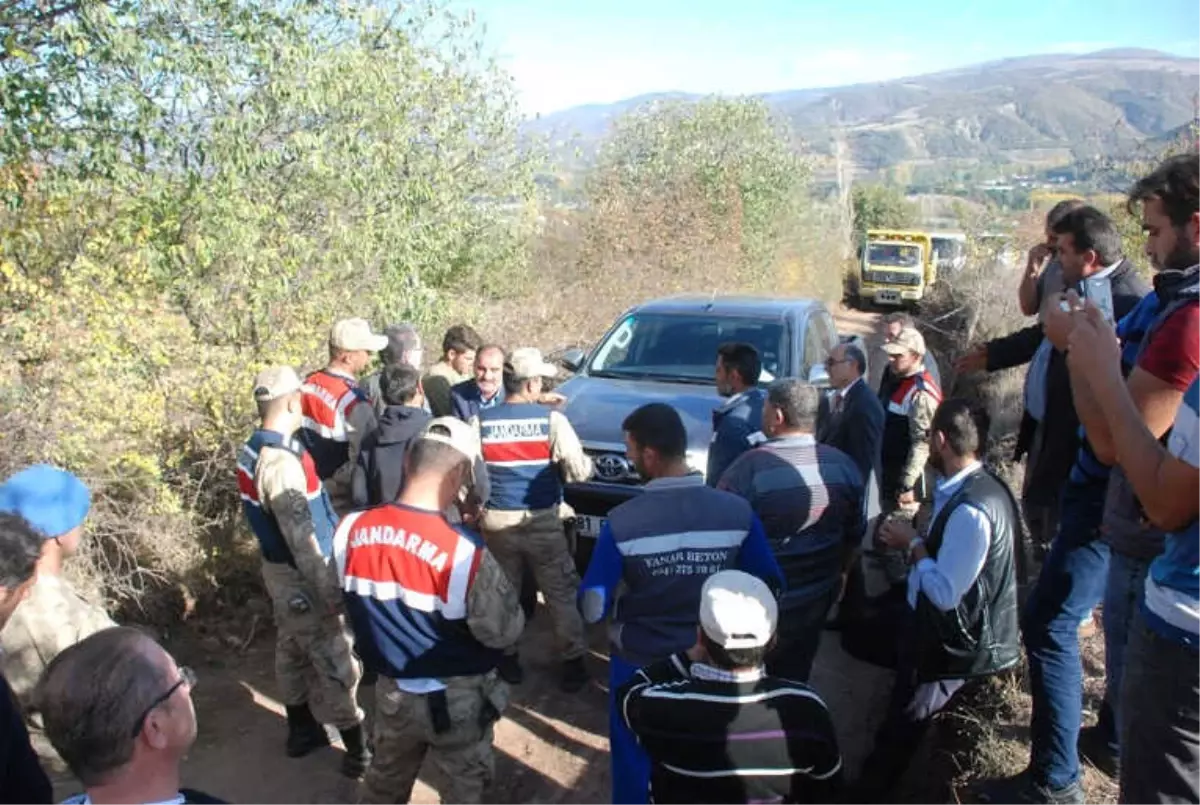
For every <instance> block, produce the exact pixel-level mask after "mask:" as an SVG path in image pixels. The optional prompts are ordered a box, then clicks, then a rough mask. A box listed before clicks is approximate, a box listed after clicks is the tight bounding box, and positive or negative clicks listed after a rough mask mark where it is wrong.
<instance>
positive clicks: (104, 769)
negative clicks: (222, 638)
mask: <svg viewBox="0 0 1200 805" xmlns="http://www.w3.org/2000/svg"><path fill="white" fill-rule="evenodd" d="M195 687H196V675H195V674H194V673H193V672H192V670H191V669H190V668H181V667H179V666H178V665H177V664H176V663H175V660H174V659H172V657H171V655H170V654H168V653H167V652H166V651H164V650H163V649H162V647H161V646H159V645H158V643H156V642H154V640H153V639H151V638H150V637H148V636H147V635H146V634H144V633H143V632H140V631H138V630H137V629H130V628H127V627H114V628H112V629H104V630H103V631H99V632H96V633H95V634H93V635H91V636H89V637H87V638H85V639H83V640H81V641H80V642H78V643H76V644H75V645H73V646H71V647H70V648H68V649H66V650H65V651H63V652H62V653H60V654H59V655H58V656H57V657H55V658H54V660H53V661H51V663H50V665H49V666H48V667H47V668H46V674H45V676H44V677H42V681H41V682H40V683H39V685H38V687H37V690H36V692H35V694H34V698H35V701H36V702H37V706H38V709H39V710H40V711H41V713H42V716H43V718H44V719H45V723H46V734H47V735H48V736H49V738H50V742H51V743H52V744H54V748H55V749H56V750H57V751H58V753H59V754H60V755H62V758H63V760H65V761H66V762H67V765H68V766H69V767H70V769H71V772H72V773H73V774H74V775H75V776H76V777H78V778H79V781H80V782H81V783H83V786H84V789H85V793H83V794H78V795H76V796H73V797H69V798H68V799H66V800H65V802H68V803H75V804H79V803H92V802H153V803H185V802H196V803H214V802H222V800H219V799H216V798H214V797H212V796H210V795H208V794H204V793H201V792H199V791H194V790H192V789H188V788H181V787H180V765H181V764H182V763H183V759H184V757H185V756H186V755H187V753H188V750H189V749H191V747H192V744H193V743H195V741H196V710H195V708H194V707H193V705H192V690H193V689H194V688H195Z"/></svg>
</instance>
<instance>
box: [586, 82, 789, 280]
mask: <svg viewBox="0 0 1200 805" xmlns="http://www.w3.org/2000/svg"><path fill="white" fill-rule="evenodd" d="M808 175H809V169H808V166H807V164H806V163H805V161H804V160H803V159H802V158H801V157H800V156H799V155H798V154H797V153H796V151H795V150H794V148H793V146H792V140H791V134H790V131H789V130H788V128H787V127H786V125H785V124H783V123H782V122H781V121H779V120H778V119H776V118H774V117H773V116H772V114H771V112H770V110H769V109H768V108H767V106H766V104H764V103H763V102H761V101H757V100H747V99H723V98H711V99H705V100H701V101H697V102H672V103H655V104H651V105H649V106H646V107H643V108H641V109H638V110H635V111H634V112H631V113H630V114H628V115H626V116H624V117H622V118H621V119H619V120H618V121H617V122H616V124H615V126H614V131H613V133H612V135H611V137H610V138H609V139H608V140H607V141H606V142H605V144H604V146H603V147H602V149H601V151H600V154H599V156H598V158H597V164H596V166H595V167H594V169H593V170H592V172H591V175H590V178H589V181H588V183H587V188H586V195H587V199H588V206H589V209H590V211H591V214H592V217H591V223H590V227H589V235H590V238H591V240H592V245H593V249H594V251H595V252H597V253H599V254H604V255H611V254H623V253H635V254H642V255H643V256H646V257H648V258H649V259H650V260H652V261H656V262H660V263H663V262H665V263H667V264H672V263H679V262H680V261H684V262H686V261H687V260H689V259H691V258H692V257H693V256H695V255H697V254H701V253H708V254H709V256H710V258H711V257H714V256H715V255H716V254H719V255H721V258H720V259H721V261H726V262H727V263H729V266H730V267H731V268H737V267H741V268H746V269H748V270H753V269H756V268H757V269H761V268H762V267H763V266H765V265H766V264H767V263H768V262H769V261H770V259H771V257H772V256H773V249H774V247H775V245H776V243H777V240H778V237H779V234H780V232H781V230H782V229H783V228H784V227H785V226H786V225H787V223H788V220H789V217H790V216H792V215H793V214H794V213H795V211H796V206H797V204H799V203H800V202H801V200H802V199H803V195H804V191H805V190H806V188H807V180H808ZM714 253H715V254H714Z"/></svg>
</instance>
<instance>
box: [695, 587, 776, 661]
mask: <svg viewBox="0 0 1200 805" xmlns="http://www.w3.org/2000/svg"><path fill="white" fill-rule="evenodd" d="M778 620H779V605H778V604H777V603H776V602H775V596H774V595H773V594H772V593H771V588H769V587H768V586H767V585H766V583H765V582H763V581H762V579H759V578H757V577H756V576H751V575H750V574H749V573H743V572H742V571H740V570H722V571H721V572H720V573H714V574H713V575H711V576H709V577H708V581H706V582H704V587H702V588H701V590H700V628H701V629H703V630H704V634H706V635H708V639H709V640H712V641H713V642H714V643H716V644H717V645H718V646H721V647H722V648H727V649H743V648H761V647H762V646H765V645H766V644H767V643H769V642H771V635H773V634H775V624H776V623H777V622H778Z"/></svg>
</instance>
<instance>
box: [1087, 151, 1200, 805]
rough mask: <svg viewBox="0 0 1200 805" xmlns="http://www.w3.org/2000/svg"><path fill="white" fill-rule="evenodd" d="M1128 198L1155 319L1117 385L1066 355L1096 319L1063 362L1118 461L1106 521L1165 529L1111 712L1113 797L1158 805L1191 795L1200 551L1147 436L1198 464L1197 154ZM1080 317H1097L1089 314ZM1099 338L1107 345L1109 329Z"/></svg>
mask: <svg viewBox="0 0 1200 805" xmlns="http://www.w3.org/2000/svg"><path fill="white" fill-rule="evenodd" d="M1129 202H1130V205H1138V204H1140V205H1141V217H1142V228H1144V229H1145V232H1146V235H1147V239H1146V253H1147V254H1148V256H1150V258H1151V260H1152V262H1153V264H1154V268H1156V269H1158V274H1157V275H1156V277H1154V292H1156V294H1157V295H1158V300H1159V310H1158V316H1157V317H1156V319H1154V320H1153V322H1152V323H1151V324H1150V326H1148V329H1147V331H1146V336H1145V338H1144V340H1142V348H1141V354H1140V355H1139V356H1138V362H1136V366H1135V367H1134V370H1133V372H1130V373H1129V378H1128V380H1127V382H1126V386H1124V389H1122V388H1121V385H1120V384H1118V383H1114V382H1112V378H1111V374H1110V373H1109V374H1103V376H1100V374H1097V373H1093V372H1087V371H1085V368H1086V367H1085V364H1086V360H1084V359H1085V358H1086V355H1079V356H1076V355H1075V350H1076V348H1082V350H1084V352H1086V349H1087V347H1086V344H1088V343H1093V342H1094V341H1097V340H1098V337H1097V336H1096V328H1094V326H1093V329H1092V330H1085V331H1081V332H1080V334H1079V337H1076V336H1075V334H1074V332H1073V334H1072V340H1070V355H1072V359H1073V360H1072V361H1070V368H1072V378H1073V380H1074V382H1075V388H1076V395H1075V401H1076V405H1078V407H1079V411H1080V419H1082V420H1084V422H1085V426H1086V428H1087V434H1088V439H1090V440H1091V441H1092V443H1093V445H1094V446H1096V452H1097V455H1098V456H1099V457H1100V458H1102V459H1103V461H1105V462H1108V463H1114V462H1120V467H1117V468H1115V469H1114V470H1112V480H1111V482H1110V486H1109V498H1108V501H1106V505H1105V512H1104V516H1105V523H1106V524H1108V523H1112V524H1115V525H1118V527H1120V525H1123V524H1128V523H1135V524H1138V525H1140V529H1139V531H1140V533H1139V536H1140V537H1141V539H1153V535H1154V534H1160V533H1162V531H1157V530H1156V528H1154V527H1157V528H1159V529H1163V530H1168V531H1171V533H1170V535H1169V536H1168V539H1166V548H1165V552H1164V553H1163V554H1162V555H1159V557H1158V558H1156V559H1154V560H1153V563H1152V564H1151V567H1150V571H1148V577H1147V579H1146V582H1145V584H1144V587H1141V588H1140V589H1139V590H1138V593H1139V601H1138V602H1136V605H1135V608H1136V609H1138V614H1136V615H1135V620H1134V624H1133V626H1132V627H1130V631H1129V641H1128V645H1127V647H1126V654H1124V673H1123V677H1124V679H1123V683H1122V687H1121V695H1120V707H1118V708H1117V722H1118V723H1117V726H1118V729H1120V733H1121V741H1120V750H1121V758H1120V759H1121V763H1120V777H1121V798H1122V801H1128V803H1139V805H1140V804H1141V803H1151V804H1157V803H1163V804H1164V805H1165V804H1166V803H1178V801H1196V800H1198V799H1200V780H1198V776H1196V768H1198V765H1200V735H1198V732H1196V728H1195V725H1196V723H1198V721H1200V618H1198V613H1200V606H1198V601H1200V585H1198V583H1196V582H1198V579H1200V559H1198V555H1200V553H1198V551H1196V547H1195V546H1196V539H1195V534H1194V531H1195V524H1194V519H1195V512H1194V503H1189V501H1194V499H1195V495H1194V489H1195V486H1194V479H1193V477H1192V476H1190V475H1187V476H1186V477H1184V485H1182V486H1181V485H1180V483H1177V482H1174V483H1172V482H1166V481H1165V480H1163V479H1162V477H1160V471H1162V470H1163V469H1164V467H1163V464H1164V463H1166V461H1165V457H1164V456H1163V452H1164V451H1163V450H1162V449H1160V447H1159V446H1157V445H1153V444H1152V443H1151V438H1152V439H1157V440H1158V441H1159V443H1160V444H1162V443H1163V441H1168V443H1169V447H1170V453H1171V455H1174V456H1176V457H1178V459H1180V462H1183V463H1187V464H1189V465H1190V467H1194V465H1195V464H1196V463H1198V462H1196V456H1195V452H1196V450H1195V444H1196V435H1195V432H1196V428H1195V420H1196V413H1195V411H1196V405H1198V402H1196V390H1195V386H1194V384H1195V382H1196V380H1198V379H1200V378H1198V368H1200V155H1195V154H1193V155H1184V156H1178V157H1174V158H1171V160H1168V161H1165V162H1164V163H1163V164H1160V166H1159V167H1158V168H1157V169H1156V170H1154V172H1153V173H1151V174H1150V175H1148V176H1145V178H1144V179H1141V180H1140V181H1139V182H1138V184H1136V185H1135V186H1134V188H1133V191H1132V192H1130V194H1129ZM1073 301H1074V300H1073ZM1088 318H1090V319H1091V320H1092V324H1093V325H1096V324H1098V322H1096V319H1097V318H1098V316H1097V313H1096V312H1090V313H1088ZM1078 320H1079V314H1078V313H1076V314H1075V316H1073V322H1078ZM1103 337H1104V338H1105V340H1111V335H1110V334H1108V332H1105V334H1104V336H1103ZM1109 343H1111V342H1110V341H1106V342H1105V346H1108V344H1109ZM1109 349H1110V350H1111V347H1109ZM1110 364H1111V361H1110ZM1189 388H1190V391H1188V389H1189ZM1184 392H1187V397H1184ZM1139 420H1140V421H1139ZM1193 475H1194V473H1193ZM1189 510H1190V511H1189ZM1146 521H1150V522H1151V523H1153V525H1154V527H1150V525H1147V524H1146ZM1110 583H1111V581H1110ZM1142 593H1144V595H1141V594H1142Z"/></svg>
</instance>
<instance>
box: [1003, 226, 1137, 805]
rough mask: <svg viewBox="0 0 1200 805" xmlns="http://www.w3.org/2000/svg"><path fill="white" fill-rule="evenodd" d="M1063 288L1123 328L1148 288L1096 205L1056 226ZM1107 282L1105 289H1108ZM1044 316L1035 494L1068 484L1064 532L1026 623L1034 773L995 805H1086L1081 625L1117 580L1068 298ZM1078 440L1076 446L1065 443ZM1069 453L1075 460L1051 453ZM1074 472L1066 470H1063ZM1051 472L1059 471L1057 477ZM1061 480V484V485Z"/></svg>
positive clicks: (1103, 481) (1009, 787)
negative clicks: (1071, 349)
mask: <svg viewBox="0 0 1200 805" xmlns="http://www.w3.org/2000/svg"><path fill="white" fill-rule="evenodd" d="M1055 232H1056V234H1057V235H1058V247H1059V255H1060V260H1061V262H1062V266H1063V281H1064V284H1065V286H1066V287H1067V288H1068V289H1078V290H1083V289H1084V288H1085V286H1086V288H1087V290H1086V292H1085V293H1086V295H1087V296H1088V297H1089V298H1091V299H1097V298H1100V297H1101V296H1104V297H1111V300H1112V304H1111V308H1112V310H1113V315H1114V317H1115V318H1117V319H1118V320H1119V319H1121V318H1124V317H1125V316H1126V315H1127V314H1128V313H1129V312H1130V311H1131V310H1133V308H1135V307H1136V306H1137V304H1138V302H1139V301H1140V300H1141V298H1142V297H1143V296H1144V295H1145V294H1146V293H1147V291H1148V290H1149V288H1148V286H1147V285H1146V283H1145V282H1144V281H1143V280H1142V279H1141V278H1139V277H1138V276H1137V275H1136V274H1135V273H1134V270H1133V268H1132V266H1131V265H1130V263H1129V262H1128V261H1126V260H1125V259H1124V258H1123V257H1122V255H1121V237H1120V235H1119V234H1118V233H1117V231H1116V229H1115V227H1114V226H1113V224H1112V221H1110V220H1109V219H1108V217H1107V216H1105V215H1104V213H1102V212H1100V211H1099V210H1096V209H1094V208H1092V207H1081V208H1079V209H1077V210H1075V211H1074V212H1071V213H1069V214H1068V215H1067V216H1066V217H1065V218H1063V220H1062V221H1060V222H1059V223H1058V224H1057V225H1056V226H1055ZM1100 283H1106V284H1107V286H1108V288H1107V290H1106V291H1103V292H1101V291H1100ZM1049 301H1051V302H1053V304H1048V305H1047V306H1046V307H1045V308H1044V313H1043V324H1042V328H1043V332H1044V333H1045V336H1046V338H1048V339H1049V340H1050V342H1051V344H1053V345H1054V349H1053V351H1052V352H1051V354H1050V362H1049V365H1048V367H1047V374H1046V377H1047V385H1046V418H1045V420H1044V421H1043V422H1042V426H1041V429H1042V430H1043V431H1044V438H1043V439H1042V442H1043V444H1042V446H1041V454H1040V455H1039V456H1038V457H1037V459H1036V461H1037V464H1038V469H1037V472H1036V476H1037V477H1035V478H1034V479H1032V480H1031V481H1030V484H1029V485H1030V487H1031V488H1032V489H1037V488H1038V487H1039V486H1041V485H1049V484H1051V483H1054V482H1056V481H1057V482H1058V483H1059V485H1060V486H1059V488H1060V489H1061V490H1062V495H1061V500H1060V503H1059V506H1060V508H1059V523H1058V532H1057V534H1056V535H1055V537H1054V541H1053V542H1052V543H1051V545H1050V551H1049V553H1048V554H1047V555H1046V559H1045V563H1044V564H1043V566H1042V569H1041V572H1040V574H1039V575H1038V578H1037V581H1036V583H1035V584H1034V585H1033V589H1032V590H1031V591H1030V593H1029V599H1028V601H1027V602H1026V604H1025V608H1024V610H1023V612H1022V618H1021V633H1022V638H1023V640H1024V642H1025V649H1026V653H1027V655H1028V658H1029V668H1030V674H1029V677H1030V695H1031V698H1032V700H1033V715H1032V720H1031V724H1030V727H1031V729H1030V764H1029V769H1028V770H1027V772H1026V773H1022V774H1021V775H1017V776H1016V777H1014V778H1009V779H1006V780H1000V781H994V782H990V783H985V784H984V785H983V786H982V787H981V793H982V795H983V796H984V797H986V798H988V799H989V800H990V801H993V802H1064V803H1065V802H1082V801H1083V790H1082V788H1081V787H1080V782H1079V781H1080V773H1081V772H1080V765H1079V756H1078V750H1077V743H1078V740H1079V728H1080V722H1081V720H1082V709H1081V708H1082V704H1081V703H1082V700H1083V665H1082V662H1081V660H1080V656H1079V636H1078V629H1079V624H1080V623H1081V622H1082V621H1083V620H1084V619H1085V618H1087V616H1088V614H1089V613H1090V612H1091V611H1092V610H1093V609H1095V607H1096V606H1097V605H1098V604H1099V603H1100V601H1101V599H1102V597H1103V595H1104V590H1105V585H1106V582H1107V578H1108V561H1109V546H1108V545H1107V544H1106V543H1105V542H1104V540H1103V539H1101V535H1100V528H1101V523H1102V521H1103V513H1104V500H1105V492H1106V490H1107V488H1108V482H1109V479H1108V471H1107V468H1106V467H1103V465H1102V464H1100V465H1099V466H1096V465H1097V462H1095V460H1094V459H1093V460H1091V461H1085V460H1084V459H1085V457H1087V456H1090V455H1092V453H1093V451H1092V450H1091V449H1090V446H1089V445H1088V441H1089V439H1088V438H1087V434H1083V436H1084V438H1083V439H1082V441H1081V438H1080V434H1081V430H1080V427H1079V418H1078V415H1077V414H1076V412H1075V407H1074V402H1073V396H1072V386H1071V376H1070V372H1069V371H1068V369H1067V360H1066V354H1065V350H1066V348H1067V345H1068V342H1069V339H1070V334H1071V329H1072V323H1071V314H1070V313H1069V312H1065V311H1064V310H1063V309H1062V308H1061V305H1062V302H1063V301H1064V300H1063V298H1062V296H1061V295H1060V296H1059V297H1057V298H1054V299H1051V300H1049ZM1064 433H1067V434H1069V435H1070V439H1067V438H1065V437H1064V436H1063V434H1064ZM1057 450H1069V451H1070V453H1069V455H1063V454H1059V453H1056V452H1052V451H1057ZM1063 464H1065V468H1063V466H1062V465H1063ZM1050 473H1057V475H1051V474H1050ZM1059 477H1061V478H1062V480H1061V481H1059V480H1057V479H1058V478H1059Z"/></svg>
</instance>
